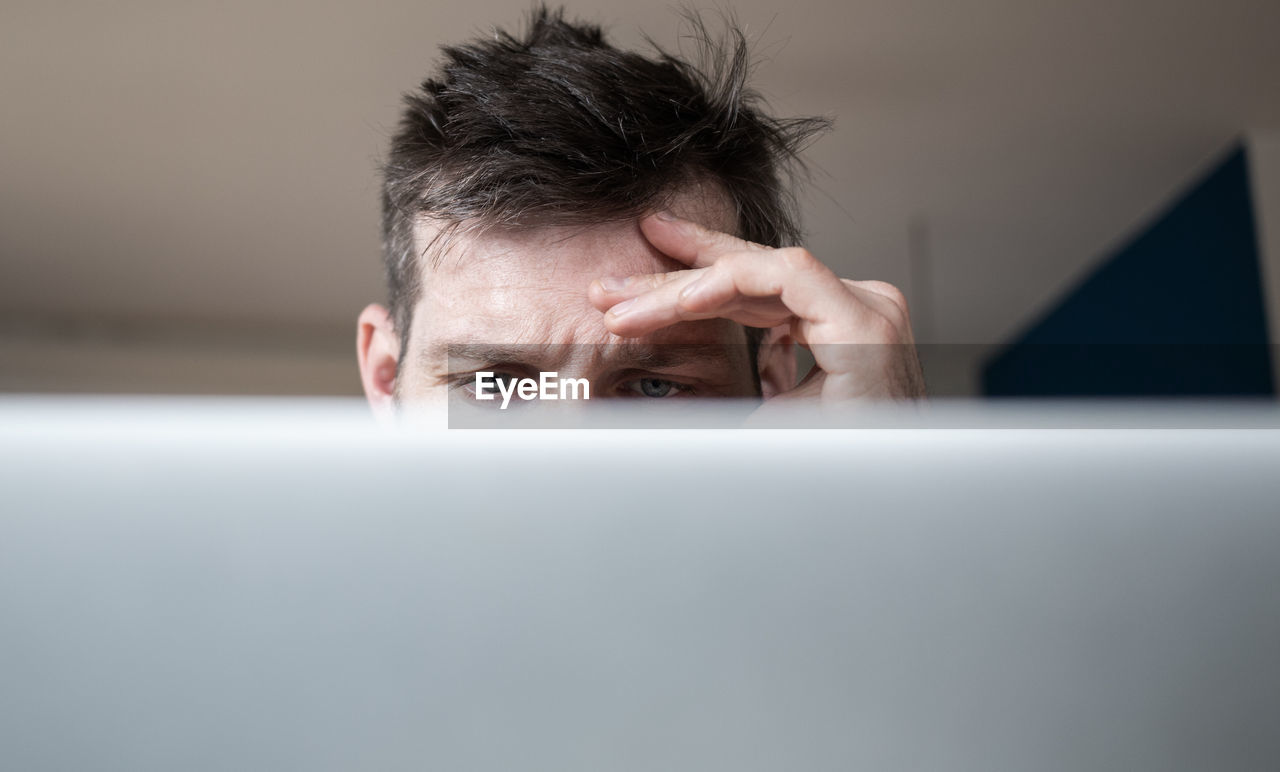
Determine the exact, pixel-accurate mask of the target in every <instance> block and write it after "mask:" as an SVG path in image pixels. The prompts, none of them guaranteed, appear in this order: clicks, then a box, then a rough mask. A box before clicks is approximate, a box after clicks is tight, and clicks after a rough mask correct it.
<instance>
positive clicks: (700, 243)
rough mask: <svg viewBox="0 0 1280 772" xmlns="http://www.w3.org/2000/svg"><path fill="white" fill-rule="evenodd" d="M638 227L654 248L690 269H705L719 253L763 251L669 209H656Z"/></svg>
mask: <svg viewBox="0 0 1280 772" xmlns="http://www.w3.org/2000/svg"><path fill="white" fill-rule="evenodd" d="M640 230H641V232H642V233H644V237H645V238H646V239H648V240H649V243H650V244H652V245H653V246H654V247H655V248H657V250H658V251H659V252H661V253H663V254H664V255H667V256H668V257H672V258H675V259H676V260H679V261H680V262H682V263H684V264H685V265H688V266H691V267H693V268H706V267H707V266H709V265H712V264H714V263H715V262H716V260H718V259H719V258H720V257H721V256H722V255H726V254H731V253H735V252H743V251H767V250H768V249H769V248H768V247H762V246H760V245H759V244H754V243H752V242H750V241H745V240H743V239H740V238H738V237H737V236H732V235H730V234H728V233H721V232H719V231H713V230H710V229H708V228H704V227H702V226H701V225H699V224H698V223H696V222H693V221H692V220H682V219H680V218H678V217H676V216H675V215H673V214H671V213H670V212H659V213H657V214H654V215H650V216H649V217H646V218H644V219H643V220H641V221H640Z"/></svg>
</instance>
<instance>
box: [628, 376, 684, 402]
mask: <svg viewBox="0 0 1280 772" xmlns="http://www.w3.org/2000/svg"><path fill="white" fill-rule="evenodd" d="M627 388H628V390H630V391H632V392H635V393H636V394H639V395H640V396H643V397H649V398H651V399H663V398H665V397H671V396H674V395H676V394H681V393H683V392H687V391H691V389H690V388H689V387H688V386H685V385H684V384H682V383H676V382H675V381H668V380H666V379H665V378H641V379H639V380H636V381H631V382H630V383H628V384H627Z"/></svg>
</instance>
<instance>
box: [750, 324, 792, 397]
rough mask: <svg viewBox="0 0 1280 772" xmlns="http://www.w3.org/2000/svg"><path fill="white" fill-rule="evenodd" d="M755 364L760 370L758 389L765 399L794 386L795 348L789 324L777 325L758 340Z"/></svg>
mask: <svg viewBox="0 0 1280 772" xmlns="http://www.w3.org/2000/svg"><path fill="white" fill-rule="evenodd" d="M756 366H757V367H758V368H759V371H760V391H761V393H762V394H763V396H764V398H765V399H772V398H774V397H776V396H778V395H779V394H782V393H783V392H787V391H791V389H793V388H795V385H796V350H795V341H794V340H792V338H791V326H790V325H789V324H783V325H779V326H778V327H774V328H772V329H770V330H769V331H768V332H766V333H765V336H764V340H762V341H760V353H759V355H758V356H757V357H756Z"/></svg>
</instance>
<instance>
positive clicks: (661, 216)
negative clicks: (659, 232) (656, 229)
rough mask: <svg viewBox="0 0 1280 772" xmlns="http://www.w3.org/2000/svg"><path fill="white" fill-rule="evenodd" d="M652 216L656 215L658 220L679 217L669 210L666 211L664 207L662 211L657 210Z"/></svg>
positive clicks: (668, 220)
mask: <svg viewBox="0 0 1280 772" xmlns="http://www.w3.org/2000/svg"><path fill="white" fill-rule="evenodd" d="M654 216H655V217H657V218H658V219H659V220H666V221H667V222H672V221H674V220H679V219H680V218H679V217H676V216H675V215H674V214H671V212H669V211H667V210H666V209H663V210H662V211H660V212H658V213H657V214H656V215H654Z"/></svg>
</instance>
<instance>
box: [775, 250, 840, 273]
mask: <svg viewBox="0 0 1280 772" xmlns="http://www.w3.org/2000/svg"><path fill="white" fill-rule="evenodd" d="M778 256H779V257H780V258H782V262H783V263H784V264H785V265H786V266H787V267H788V268H790V269H791V270H793V271H797V272H803V273H822V272H824V271H827V270H829V269H828V268H827V267H826V266H825V265H823V264H822V261H820V260H818V258H816V257H814V256H813V253H812V252H810V251H809V250H807V249H805V248H804V247H783V248H782V249H779V250H778Z"/></svg>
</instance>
